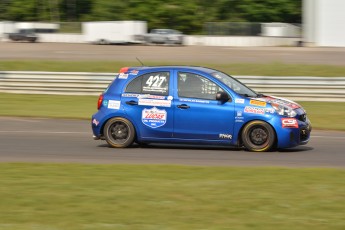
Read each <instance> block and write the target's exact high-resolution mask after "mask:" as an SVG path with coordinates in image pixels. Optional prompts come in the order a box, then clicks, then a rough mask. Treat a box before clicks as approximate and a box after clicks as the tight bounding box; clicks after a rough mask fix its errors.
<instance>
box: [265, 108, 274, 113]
mask: <svg viewBox="0 0 345 230" xmlns="http://www.w3.org/2000/svg"><path fill="white" fill-rule="evenodd" d="M265 112H266V113H271V114H273V113H274V112H275V110H274V109H273V108H266V109H265Z"/></svg>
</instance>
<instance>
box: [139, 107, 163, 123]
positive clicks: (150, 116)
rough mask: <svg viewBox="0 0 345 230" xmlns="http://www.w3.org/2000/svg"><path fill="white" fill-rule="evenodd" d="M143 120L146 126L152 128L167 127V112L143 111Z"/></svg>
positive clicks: (157, 110)
mask: <svg viewBox="0 0 345 230" xmlns="http://www.w3.org/2000/svg"><path fill="white" fill-rule="evenodd" d="M141 120H142V122H143V123H144V125H146V126H148V127H151V128H158V127H161V126H163V125H165V123H166V121H167V111H165V110H160V109H157V108H156V107H153V108H152V109H143V112H142V116H141Z"/></svg>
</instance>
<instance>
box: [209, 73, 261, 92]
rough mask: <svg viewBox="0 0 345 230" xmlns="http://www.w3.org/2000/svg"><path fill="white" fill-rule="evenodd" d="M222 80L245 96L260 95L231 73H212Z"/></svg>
mask: <svg viewBox="0 0 345 230" xmlns="http://www.w3.org/2000/svg"><path fill="white" fill-rule="evenodd" d="M211 75H212V76H214V77H215V78H217V79H218V80H220V81H221V82H223V83H224V84H225V85H227V86H228V87H229V88H231V89H232V90H233V91H235V92H236V93H238V94H240V95H242V96H245V97H257V96H258V95H257V94H256V93H255V92H254V91H253V90H251V89H249V88H248V87H247V86H245V85H244V84H242V83H241V82H239V81H238V80H236V79H234V78H232V77H231V76H229V75H226V74H225V73H222V72H214V73H212V74H211Z"/></svg>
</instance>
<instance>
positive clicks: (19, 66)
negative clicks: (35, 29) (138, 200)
mask: <svg viewBox="0 0 345 230" xmlns="http://www.w3.org/2000/svg"><path fill="white" fill-rule="evenodd" d="M145 64H146V65H175V64H176V65H181V64H183V65H196V66H206V67H211V68H215V69H219V70H221V71H224V72H226V73H228V74H231V75H255V76H326V77H327V76H334V77H338V76H341V77H344V76H345V66H332V65H303V64H284V63H269V64H255V63H233V64H207V63H197V62H192V61H191V62H188V63H186V62H184V63H174V62H150V63H145ZM138 65H139V63H138V62H119V61H44V60H30V61H29V60H20V61H14V60H13V61H12V60H6V61H0V71H21V70H25V71H60V72H111V73H113V72H118V71H119V69H120V68H121V67H125V66H138Z"/></svg>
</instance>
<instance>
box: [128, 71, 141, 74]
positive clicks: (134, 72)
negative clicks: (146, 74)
mask: <svg viewBox="0 0 345 230" xmlns="http://www.w3.org/2000/svg"><path fill="white" fill-rule="evenodd" d="M138 73H139V71H138V70H132V71H131V72H129V74H131V75H137V74H138Z"/></svg>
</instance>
